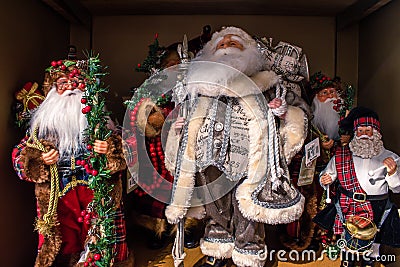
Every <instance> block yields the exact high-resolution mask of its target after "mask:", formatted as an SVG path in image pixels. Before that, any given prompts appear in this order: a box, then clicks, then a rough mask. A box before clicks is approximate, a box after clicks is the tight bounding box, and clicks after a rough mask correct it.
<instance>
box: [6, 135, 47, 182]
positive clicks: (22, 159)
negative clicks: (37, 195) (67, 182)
mask: <svg viewBox="0 0 400 267" xmlns="http://www.w3.org/2000/svg"><path fill="white" fill-rule="evenodd" d="M27 140H28V137H25V138H24V139H22V141H21V143H20V144H19V145H17V146H16V147H15V148H14V150H13V152H12V157H13V164H14V169H15V171H16V172H17V175H18V176H19V177H20V179H22V180H26V181H29V182H34V183H44V182H48V181H49V179H50V168H49V166H48V165H45V164H44V162H43V159H42V153H43V152H42V151H40V150H38V149H36V148H33V147H28V146H27V145H26V142H27ZM40 142H41V143H42V144H43V145H44V146H45V147H46V148H47V149H52V148H55V146H54V145H53V144H52V143H50V142H48V141H45V140H41V141H40Z"/></svg>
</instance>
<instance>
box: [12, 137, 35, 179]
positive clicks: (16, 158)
mask: <svg viewBox="0 0 400 267" xmlns="http://www.w3.org/2000/svg"><path fill="white" fill-rule="evenodd" d="M28 139H29V136H25V137H24V139H22V140H21V142H20V143H19V144H18V145H16V146H15V147H14V149H13V151H12V154H11V160H12V163H13V167H14V170H15V172H16V173H17V175H18V177H19V178H20V179H21V180H25V181H28V182H32V180H31V179H29V178H28V177H27V176H26V175H25V171H24V164H23V162H21V160H20V158H21V151H22V150H23V149H24V148H25V147H26V141H28Z"/></svg>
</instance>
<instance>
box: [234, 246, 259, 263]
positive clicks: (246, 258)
mask: <svg viewBox="0 0 400 267" xmlns="http://www.w3.org/2000/svg"><path fill="white" fill-rule="evenodd" d="M261 252H262V251H260V253H261ZM264 258H265V257H264ZM232 260H233V262H234V263H235V265H236V266H238V267H247V266H251V267H264V264H265V261H266V259H263V257H261V256H260V255H258V254H257V255H251V254H242V253H240V252H239V251H237V250H236V249H234V250H233V252H232Z"/></svg>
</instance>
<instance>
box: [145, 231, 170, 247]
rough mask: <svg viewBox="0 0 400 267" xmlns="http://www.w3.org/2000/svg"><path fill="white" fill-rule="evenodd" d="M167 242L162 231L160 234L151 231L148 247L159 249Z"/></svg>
mask: <svg viewBox="0 0 400 267" xmlns="http://www.w3.org/2000/svg"><path fill="white" fill-rule="evenodd" d="M166 244H167V237H166V235H165V234H164V233H162V234H161V236H160V235H157V234H156V233H151V236H150V239H149V243H148V247H149V249H160V248H163V247H165V245H166Z"/></svg>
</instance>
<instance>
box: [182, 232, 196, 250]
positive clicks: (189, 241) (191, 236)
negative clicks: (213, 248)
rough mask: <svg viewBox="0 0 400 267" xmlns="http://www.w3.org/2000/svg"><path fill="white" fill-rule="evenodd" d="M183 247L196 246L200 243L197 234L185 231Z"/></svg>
mask: <svg viewBox="0 0 400 267" xmlns="http://www.w3.org/2000/svg"><path fill="white" fill-rule="evenodd" d="M183 245H184V246H185V248H196V247H198V246H199V245H200V238H199V237H198V234H196V233H195V232H193V231H190V230H189V231H185V234H184V244H183Z"/></svg>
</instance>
